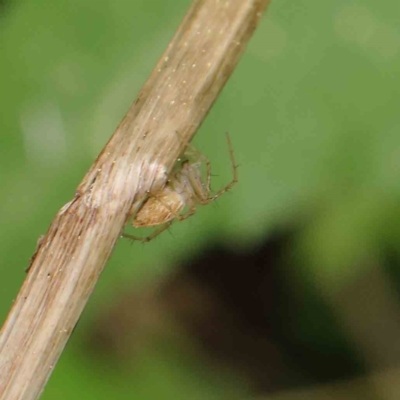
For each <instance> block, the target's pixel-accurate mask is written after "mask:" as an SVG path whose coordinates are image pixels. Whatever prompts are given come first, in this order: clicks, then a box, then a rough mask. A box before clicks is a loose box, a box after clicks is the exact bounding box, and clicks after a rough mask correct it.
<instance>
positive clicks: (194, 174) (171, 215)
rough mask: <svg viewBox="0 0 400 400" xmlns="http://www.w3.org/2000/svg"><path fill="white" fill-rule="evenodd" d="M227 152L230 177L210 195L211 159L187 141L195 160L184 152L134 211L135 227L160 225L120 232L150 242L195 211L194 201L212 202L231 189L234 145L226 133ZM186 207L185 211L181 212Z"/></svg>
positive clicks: (234, 177) (235, 180)
mask: <svg viewBox="0 0 400 400" xmlns="http://www.w3.org/2000/svg"><path fill="white" fill-rule="evenodd" d="M226 140H227V142H228V147H229V153H230V158H231V163H232V173H233V178H232V180H231V181H230V182H229V183H228V184H227V185H226V186H224V187H223V188H222V189H220V190H219V191H218V192H216V193H214V194H212V195H210V192H211V187H210V185H211V163H210V160H209V159H208V158H207V157H206V156H205V155H204V154H203V153H201V152H200V151H199V150H197V149H196V148H195V147H193V146H191V145H190V144H189V143H188V144H187V146H188V148H190V149H191V152H192V153H194V154H195V155H197V156H196V157H194V158H195V160H194V161H190V160H189V158H188V152H185V158H184V160H183V161H182V162H179V163H177V165H176V166H175V168H174V170H173V171H172V173H171V176H170V178H169V179H168V181H167V184H166V185H165V186H164V188H163V189H161V190H160V191H159V192H158V193H156V194H154V195H150V197H149V198H148V199H147V200H146V201H145V202H144V204H143V205H142V207H141V208H140V209H139V211H138V212H137V213H136V215H135V217H134V219H133V221H132V225H133V226H134V227H135V228H144V227H152V226H160V227H159V228H158V229H156V230H155V231H154V232H153V233H152V234H151V235H150V236H147V237H138V236H133V235H129V234H126V233H124V234H123V235H122V236H123V237H125V238H128V239H131V240H139V241H141V242H144V243H145V242H149V241H150V240H152V239H154V238H155V237H156V236H158V235H159V234H160V233H161V232H163V231H165V230H166V229H168V227H169V226H170V225H171V224H172V223H173V222H174V221H175V220H178V221H183V220H185V219H186V218H189V217H190V216H192V215H193V214H194V213H195V212H196V206H197V205H206V204H209V203H212V202H213V201H214V200H216V199H217V198H218V197H219V196H221V195H222V194H224V193H225V192H227V191H228V190H230V189H231V188H232V187H233V186H234V185H235V184H236V183H237V181H238V177H237V165H236V163H235V158H234V154H233V149H232V145H231V141H230V138H229V134H228V133H227V134H226ZM202 162H205V164H206V174H207V177H206V182H205V183H204V182H203V179H202V176H201V164H202ZM185 208H187V209H188V210H187V211H186V212H183V211H184V209H185Z"/></svg>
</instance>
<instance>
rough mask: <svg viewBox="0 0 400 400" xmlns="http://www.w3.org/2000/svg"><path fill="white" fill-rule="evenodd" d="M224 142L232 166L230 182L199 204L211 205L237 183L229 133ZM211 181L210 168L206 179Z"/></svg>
mask: <svg viewBox="0 0 400 400" xmlns="http://www.w3.org/2000/svg"><path fill="white" fill-rule="evenodd" d="M226 141H227V142H228V148H229V156H230V159H231V166H232V180H231V181H230V182H229V183H228V184H227V185H225V186H224V187H223V188H221V189H220V190H218V192H216V193H214V194H213V195H212V196H211V197H207V199H205V200H203V201H201V202H200V203H201V204H209V203H212V202H213V201H214V200H216V199H217V198H218V197H219V196H221V195H222V194H224V193H225V192H227V191H228V190H230V189H232V187H233V186H234V185H236V183H237V182H238V175H237V164H236V160H235V154H234V151H233V147H232V143H231V138H230V136H229V133H228V132H226ZM210 180H211V168H210V169H209V176H208V177H207V182H210ZM208 193H209V192H208Z"/></svg>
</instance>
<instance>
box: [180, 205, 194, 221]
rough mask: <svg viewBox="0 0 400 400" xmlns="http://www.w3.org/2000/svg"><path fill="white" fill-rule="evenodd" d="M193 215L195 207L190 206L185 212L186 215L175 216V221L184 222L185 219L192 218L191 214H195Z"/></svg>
mask: <svg viewBox="0 0 400 400" xmlns="http://www.w3.org/2000/svg"><path fill="white" fill-rule="evenodd" d="M195 213H196V206H195V205H192V206H191V207H190V208H189V210H188V212H186V213H184V214H180V215H177V216H176V219H177V220H178V221H184V220H185V219H186V218H189V217H191V216H192V215H193V214H195Z"/></svg>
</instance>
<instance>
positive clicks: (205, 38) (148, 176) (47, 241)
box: [0, 0, 269, 400]
mask: <svg viewBox="0 0 400 400" xmlns="http://www.w3.org/2000/svg"><path fill="white" fill-rule="evenodd" d="M268 3H269V0H227V1H219V0H195V1H194V3H193V5H192V7H191V9H190V10H189V12H188V14H187V15H186V17H185V19H184V20H183V22H182V24H181V25H180V27H179V29H178V31H177V32H176V34H175V36H174V38H173V39H172V41H171V42H170V44H169V45H168V48H167V50H166V51H165V53H164V54H163V56H162V57H161V60H160V61H159V62H158V64H157V66H156V68H155V69H154V71H153V73H152V74H151V76H150V77H149V79H148V80H147V82H146V84H145V85H144V87H143V89H142V90H141V92H140V93H139V96H138V98H137V100H136V101H135V102H134V104H133V105H132V106H131V108H130V109H129V111H128V113H127V115H126V116H125V118H124V119H123V121H122V122H121V123H120V125H119V126H118V128H117V130H116V131H115V133H114V135H113V136H112V137H111V139H110V141H109V142H108V143H107V145H106V146H105V148H104V149H103V151H102V152H101V154H100V155H99V157H98V158H97V160H96V161H95V162H94V164H93V166H92V167H91V168H90V170H89V172H88V173H87V175H86V176H85V178H84V179H83V181H82V183H81V184H80V185H79V187H78V189H77V192H76V195H75V197H74V199H73V200H71V201H70V202H69V203H67V204H66V205H65V206H64V207H62V209H61V210H60V211H59V212H58V213H57V215H56V216H55V218H54V220H53V222H52V224H51V226H50V228H49V230H48V232H47V233H46V235H45V236H44V237H43V238H42V240H41V241H40V244H39V245H38V249H37V251H36V253H35V254H34V256H33V258H32V262H31V267H30V270H29V273H28V275H27V277H26V280H25V282H24V284H23V286H22V288H21V290H20V292H19V294H18V297H17V299H16V300H15V303H14V305H13V307H12V309H11V311H10V313H9V315H8V317H7V320H6V322H5V324H4V326H3V328H2V331H1V336H0V371H1V373H0V399H1V400H16V399H18V400H21V399H23V400H31V399H37V398H38V397H39V396H40V394H41V392H42V391H43V388H44V386H45V384H46V382H47V380H48V378H49V376H50V374H51V372H52V370H53V368H54V367H55V364H56V362H57V360H58V358H59V356H60V354H61V352H62V350H63V348H64V346H65V344H66V342H67V340H68V338H69V336H70V334H71V332H72V330H73V328H74V326H75V324H76V322H77V321H78V319H79V316H80V314H81V312H82V310H83V308H84V306H85V304H86V302H87V300H88V298H89V296H90V294H91V292H92V291H93V288H94V286H95V284H96V282H97V279H98V277H99V275H100V273H101V271H102V270H103V268H104V266H105V263H106V261H107V259H108V257H109V256H110V254H111V251H112V249H113V247H114V245H115V243H116V241H117V240H118V238H119V236H120V234H121V231H122V229H123V227H124V225H125V223H126V221H127V220H128V219H129V218H130V216H131V215H132V214H133V213H134V212H136V211H137V210H138V209H139V207H140V205H141V204H142V202H143V201H144V199H145V198H146V196H148V194H149V193H150V192H154V191H157V190H159V189H160V188H161V187H162V186H163V185H164V184H165V182H166V179H167V176H168V174H169V172H170V171H171V169H172V167H173V165H174V163H175V162H176V159H177V158H178V157H179V155H180V154H181V152H182V151H183V147H184V143H187V142H188V141H190V139H191V138H192V136H193V135H194V133H195V131H196V130H197V129H198V127H199V125H200V124H201V122H202V121H203V119H204V118H205V116H206V114H207V112H208V110H209V109H210V107H211V105H212V103H213V102H214V100H215V99H216V97H217V96H218V93H219V92H220V90H221V89H222V87H223V86H224V84H225V82H226V80H227V79H228V77H229V76H230V74H231V73H232V71H233V70H234V68H235V66H236V63H237V61H238V60H239V58H240V55H241V53H242V51H243V50H244V47H245V45H246V44H247V42H248V40H249V39H250V37H251V34H252V33H253V31H254V29H255V27H256V25H257V22H258V20H259V19H260V17H261V15H262V13H263V11H264V10H265V8H266V7H267V5H268ZM176 131H178V132H179V134H180V138H179V137H178V136H177V135H176ZM182 138H183V140H182Z"/></svg>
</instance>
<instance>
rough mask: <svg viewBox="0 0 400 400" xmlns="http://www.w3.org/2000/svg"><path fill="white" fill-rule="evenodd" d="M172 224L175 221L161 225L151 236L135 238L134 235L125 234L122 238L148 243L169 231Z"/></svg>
mask: <svg viewBox="0 0 400 400" xmlns="http://www.w3.org/2000/svg"><path fill="white" fill-rule="evenodd" d="M172 222H173V220H172V221H168V222H167V223H165V224H163V225H161V226H160V227H159V228H158V229H156V230H155V231H154V232H153V233H152V234H151V235H149V236H146V237H140V236H134V235H130V234H128V233H123V234H122V235H121V236H122V237H124V238H126V239H129V240H137V241H139V242H142V243H147V242H150V240H153V239H154V238H155V237H156V236H158V235H159V234H160V233H162V232H164V231H165V230H166V229H168V228H169V227H170V226H171V224H172Z"/></svg>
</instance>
